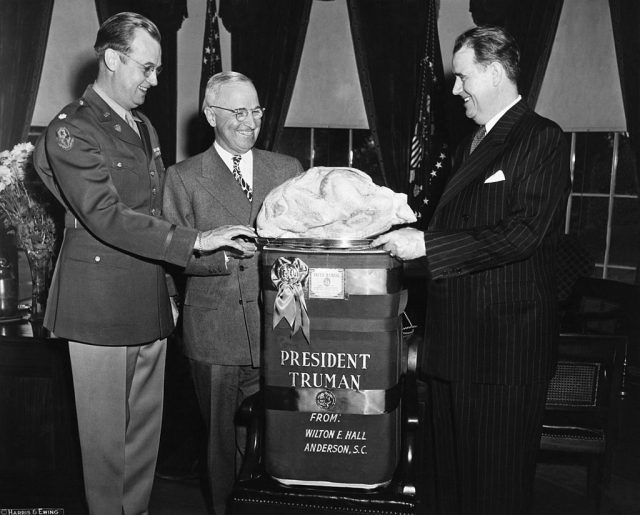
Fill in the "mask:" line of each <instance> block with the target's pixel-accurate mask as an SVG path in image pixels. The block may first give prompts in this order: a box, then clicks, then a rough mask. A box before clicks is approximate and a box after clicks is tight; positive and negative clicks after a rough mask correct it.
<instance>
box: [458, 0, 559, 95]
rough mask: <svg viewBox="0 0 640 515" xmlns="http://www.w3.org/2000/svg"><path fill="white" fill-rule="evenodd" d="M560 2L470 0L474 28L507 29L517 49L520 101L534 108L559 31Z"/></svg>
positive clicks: (541, 0)
mask: <svg viewBox="0 0 640 515" xmlns="http://www.w3.org/2000/svg"><path fill="white" fill-rule="evenodd" d="M562 4H563V0H525V1H522V0H520V1H518V2H508V1H505V0H471V3H470V10H471V14H472V16H473V21H474V23H476V25H483V24H492V25H500V26H503V27H504V28H506V29H507V30H508V31H509V32H510V33H511V35H513V37H514V38H515V39H516V41H517V42H518V45H519V46H520V81H519V84H518V86H519V89H520V93H521V94H522V97H523V98H525V99H526V100H527V103H528V104H529V105H530V106H532V107H533V106H535V105H536V101H537V100H538V94H539V93H540V88H541V86H542V80H543V78H544V73H545V71H546V69H547V64H548V62H549V56H550V55H551V47H552V46H553V40H554V38H555V36H556V31H557V29H558V22H559V21H560V13H561V12H562Z"/></svg>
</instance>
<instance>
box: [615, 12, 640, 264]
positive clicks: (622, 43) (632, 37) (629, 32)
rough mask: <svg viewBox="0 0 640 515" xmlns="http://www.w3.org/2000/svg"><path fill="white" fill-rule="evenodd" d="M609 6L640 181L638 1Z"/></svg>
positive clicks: (639, 22)
mask: <svg viewBox="0 0 640 515" xmlns="http://www.w3.org/2000/svg"><path fill="white" fill-rule="evenodd" d="M609 9H610V11H611V24H612V25H613V39H614V42H615V46H616V57H617V60H618V71H619V74H620V88H621V90H622V102H623V104H624V113H625V116H626V118H627V130H628V132H629V139H630V140H631V145H632V146H633V149H634V151H635V152H634V153H635V156H636V171H637V174H638V182H640V30H638V28H639V27H640V3H639V2H629V1H625V0H609ZM614 79H615V78H614V77H612V78H611V80H614ZM639 276H640V275H639Z"/></svg>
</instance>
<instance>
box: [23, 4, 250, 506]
mask: <svg viewBox="0 0 640 515" xmlns="http://www.w3.org/2000/svg"><path fill="white" fill-rule="evenodd" d="M94 48H95V51H96V54H97V58H98V65H99V71H98V77H97V79H96V81H95V83H94V84H92V85H90V86H89V87H87V89H86V91H85V93H84V95H83V96H82V98H81V99H79V100H77V101H75V102H73V103H71V104H69V105H68V106H66V107H65V108H64V109H63V110H62V111H61V112H60V114H58V115H57V116H56V118H55V119H54V120H53V121H52V122H51V124H50V125H49V127H48V128H47V130H46V132H45V133H44V135H43V137H42V138H41V139H40V140H39V142H38V144H37V145H36V150H35V154H34V164H35V167H36V169H37V171H38V173H39V175H40V177H41V178H42V179H43V180H44V182H45V183H46V185H47V187H48V188H49V189H50V190H51V191H52V192H53V193H54V194H55V195H56V197H57V198H58V200H59V201H60V202H61V203H62V205H63V206H64V208H65V210H66V214H65V232H64V241H63V243H62V248H61V250H60V255H59V258H58V262H57V265H56V270H55V273H54V278H53V283H52V286H51V290H50V295H49V302H48V305H47V312H46V315H45V321H44V324H45V327H47V328H48V329H49V330H51V331H52V332H53V333H54V334H55V335H56V336H59V337H62V338H66V339H68V340H69V354H70V358H71V365H72V372H73V381H74V390H75V397H76V410H77V415H78V429H79V435H80V444H81V450H82V462H83V471H84V483H85V491H86V497H87V503H88V507H89V512H90V513H91V514H92V515H96V514H100V515H102V514H104V515H122V514H127V515H129V514H136V515H137V514H143V513H147V507H148V503H149V496H150V493H151V487H152V485H153V477H154V470H155V464H156V459H157V453H158V444H159V439H160V426H161V420H162V401H163V381H164V360H165V352H166V337H167V335H168V334H169V333H170V332H171V331H172V330H173V327H174V326H173V324H174V322H173V319H172V313H171V307H170V303H169V295H168V291H167V284H166V281H165V271H164V269H163V262H166V263H171V264H174V265H178V266H186V265H187V263H188V262H189V260H190V259H191V258H192V255H193V254H194V252H195V253H206V252H208V251H212V250H215V249H218V248H223V247H226V248H229V249H234V251H236V252H238V253H240V254H242V253H243V252H245V251H251V252H253V250H254V249H255V247H254V246H253V244H252V243H246V242H244V241H242V240H241V239H238V238H237V237H238V236H242V237H247V238H250V237H252V236H254V232H253V230H251V229H249V228H248V227H246V226H243V225H228V226H223V227H218V228H216V229H213V230H209V231H205V232H199V231H198V230H196V229H193V228H188V227H181V226H178V225H176V224H171V223H170V222H167V221H165V220H164V219H163V218H162V189H163V182H164V176H165V170H164V167H163V163H162V158H161V154H160V147H159V144H158V136H157V134H156V131H155V130H154V128H153V127H152V126H151V124H150V123H149V119H148V118H147V117H146V116H145V115H144V114H142V113H141V112H140V111H138V110H137V108H138V107H139V106H140V105H142V103H143V102H144V99H145V96H146V94H147V92H148V91H149V89H150V88H151V87H153V86H155V85H156V84H157V80H158V74H159V73H160V70H161V50H160V33H159V32H158V29H157V27H156V26H155V25H154V24H153V23H152V22H151V21H150V20H148V19H147V18H144V17H143V16H140V15H138V14H135V13H120V14H116V15H115V16H113V17H111V18H109V19H108V20H107V21H106V22H104V24H103V25H102V26H101V27H100V29H99V31H98V34H97V39H96V43H95V47H94Z"/></svg>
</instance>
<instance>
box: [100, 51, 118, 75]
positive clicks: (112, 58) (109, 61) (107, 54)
mask: <svg viewBox="0 0 640 515" xmlns="http://www.w3.org/2000/svg"><path fill="white" fill-rule="evenodd" d="M102 59H103V61H104V64H105V66H106V67H107V68H109V70H111V71H115V69H116V67H117V66H118V63H117V61H119V60H120V56H119V55H118V52H116V51H115V50H114V49H113V48H107V49H106V50H105V51H104V56H103V58H102Z"/></svg>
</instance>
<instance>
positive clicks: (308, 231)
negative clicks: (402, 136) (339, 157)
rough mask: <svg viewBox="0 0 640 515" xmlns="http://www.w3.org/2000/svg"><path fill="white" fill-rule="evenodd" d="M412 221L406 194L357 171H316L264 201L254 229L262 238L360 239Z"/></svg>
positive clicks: (285, 184) (282, 185)
mask: <svg viewBox="0 0 640 515" xmlns="http://www.w3.org/2000/svg"><path fill="white" fill-rule="evenodd" d="M415 221H416V217H415V215H414V213H413V211H412V210H411V208H410V207H409V205H408V204H407V196H406V195H405V194H404V193H395V192H394V191H392V190H390V189H389V188H385V187H384V186H377V185H376V184H374V182H373V181H372V180H371V177H369V176H368V175H367V174H366V173H364V172H361V171H360V170H357V169H355V168H332V167H322V166H318V167H315V168H311V169H309V170H307V171H306V172H305V173H303V174H301V175H298V176H297V177H294V178H292V179H289V180H288V181H286V182H284V183H282V184H281V185H280V186H278V187H276V188H274V189H273V190H272V191H271V192H270V193H269V194H268V195H267V198H266V199H265V201H264V204H263V205H262V208H261V210H260V213H259V214H258V220H257V229H258V234H259V235H260V236H262V237H265V238H321V239H342V238H350V239H363V238H368V237H371V236H375V235H377V234H381V233H383V232H385V231H387V230H389V229H390V228H391V227H392V226H393V225H397V224H405V223H411V222H415Z"/></svg>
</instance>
